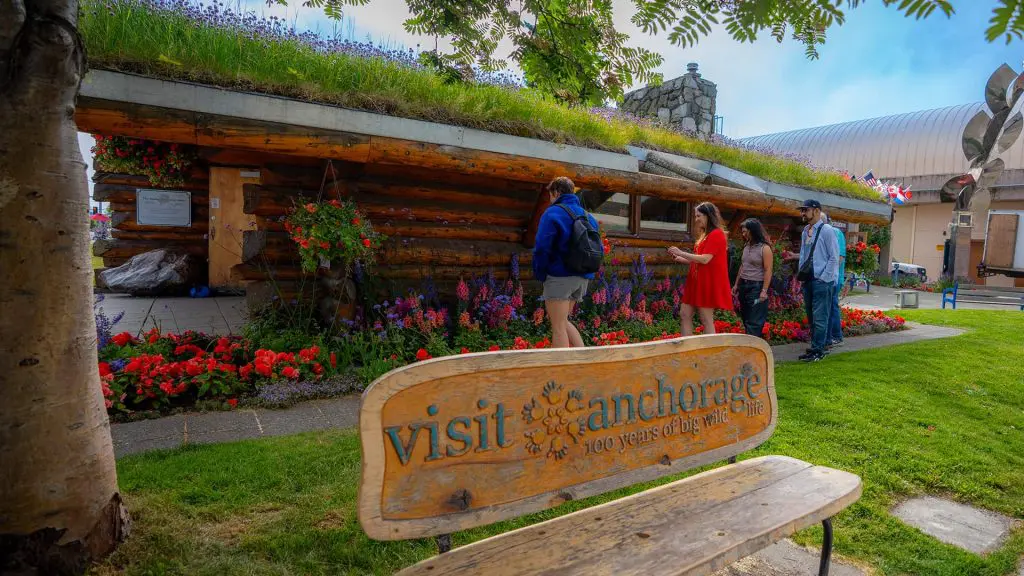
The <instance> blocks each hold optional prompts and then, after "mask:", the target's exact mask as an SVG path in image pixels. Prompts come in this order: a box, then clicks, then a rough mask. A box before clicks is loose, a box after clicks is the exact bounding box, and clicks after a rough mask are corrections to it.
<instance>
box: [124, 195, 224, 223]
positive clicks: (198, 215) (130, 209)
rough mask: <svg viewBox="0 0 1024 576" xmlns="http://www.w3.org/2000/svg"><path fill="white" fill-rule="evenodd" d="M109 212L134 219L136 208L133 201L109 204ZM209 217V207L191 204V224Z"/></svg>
mask: <svg viewBox="0 0 1024 576" xmlns="http://www.w3.org/2000/svg"><path fill="white" fill-rule="evenodd" d="M110 210H111V212H114V213H115V214H116V213H118V212H120V213H124V214H129V215H130V216H131V217H134V216H135V213H136V211H137V208H136V204H135V201H134V200H133V201H131V202H110ZM209 217H210V208H209V206H206V205H203V204H196V203H194V202H193V204H192V220H193V222H194V221H196V220H207V219H208V218H209Z"/></svg>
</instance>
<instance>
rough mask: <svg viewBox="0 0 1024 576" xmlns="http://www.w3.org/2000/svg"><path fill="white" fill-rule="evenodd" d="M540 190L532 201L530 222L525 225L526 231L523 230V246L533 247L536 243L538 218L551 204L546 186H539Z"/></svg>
mask: <svg viewBox="0 0 1024 576" xmlns="http://www.w3.org/2000/svg"><path fill="white" fill-rule="evenodd" d="M539 188H540V191H539V192H538V193H537V198H536V199H535V200H534V201H533V213H532V215H531V216H530V223H529V224H527V225H526V231H525V232H523V246H525V247H527V248H533V246H534V244H536V243H537V228H538V227H539V226H540V218H541V216H543V215H544V212H545V211H546V210H547V209H548V206H551V194H550V193H548V190H547V187H545V186H539Z"/></svg>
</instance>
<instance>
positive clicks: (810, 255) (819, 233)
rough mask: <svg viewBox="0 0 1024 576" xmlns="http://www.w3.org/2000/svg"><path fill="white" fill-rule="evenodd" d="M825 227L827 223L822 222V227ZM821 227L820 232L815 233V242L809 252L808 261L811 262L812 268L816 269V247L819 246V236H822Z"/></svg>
mask: <svg viewBox="0 0 1024 576" xmlns="http://www.w3.org/2000/svg"><path fill="white" fill-rule="evenodd" d="M824 227H825V223H824V222H823V223H822V224H821V228H824ZM821 228H818V232H817V233H816V234H815V235H814V242H812V243H811V251H810V253H809V254H807V261H808V262H810V263H811V270H812V271H813V270H814V249H815V248H816V247H817V246H818V238H821Z"/></svg>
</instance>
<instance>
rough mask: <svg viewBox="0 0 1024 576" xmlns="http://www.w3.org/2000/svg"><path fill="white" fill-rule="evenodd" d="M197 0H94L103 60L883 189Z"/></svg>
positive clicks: (799, 182)
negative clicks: (444, 75)
mask: <svg viewBox="0 0 1024 576" xmlns="http://www.w3.org/2000/svg"><path fill="white" fill-rule="evenodd" d="M219 6H220V5H218V4H217V3H215V4H214V5H212V6H202V5H200V4H195V3H191V2H188V1H187V0H114V1H113V2H109V1H108V2H98V1H97V0H85V1H84V2H83V3H82V5H81V7H82V8H81V18H80V20H79V28H80V31H81V34H82V36H83V38H84V40H85V45H86V49H87V53H88V55H89V63H90V66H91V67H93V68H102V69H108V70H119V71H125V72H135V73H142V74H146V75H151V76H156V77H160V78H167V79H176V80H188V81H193V82H200V83H204V84H211V85H216V86H221V87H225V88H235V89H243V90H248V91H253V92H261V93H266V94H276V95H280V96H288V97H293V98H299V99H302V100H308V101H313V102H322V103H327V104H334V105H339V106H345V107H350V108H357V109H361V110H368V111H372V112H378V113H382V114H388V115H391V116H400V117H405V118H416V119H422V120H429V121H433V122H440V123H445V124H453V125H458V126H465V127H470V128H478V129H481V130H488V131H491V132H500V133H503V134H511V135H515V136H524V137H528V138H538V139H542V140H548V141H552V142H559V143H565V144H574V145H577V146H584V147H589V148H597V149H602V150H611V151H616V152H624V151H625V147H626V146H627V145H629V144H633V145H636V146H642V147H646V148H650V149H655V150H661V151H665V152H671V153H675V154H680V155H684V156H690V157H695V158H701V159H704V160H709V161H712V162H717V163H720V164H723V165H725V166H729V167H731V168H734V169H736V170H740V171H743V172H746V173H748V174H751V175H753V176H757V177H760V178H763V179H765V180H769V181H773V182H777V183H780V184H790V185H793V186H799V187H804V188H810V189H815V190H820V191H825V192H831V193H834V194H839V195H842V196H847V197H853V198H860V199H864V200H871V201H878V202H881V201H882V200H881V199H880V198H879V195H878V193H877V192H875V191H874V190H872V189H871V188H868V187H867V186H864V185H862V184H859V183H855V182H851V181H849V179H847V178H846V177H845V176H844V175H843V174H840V173H838V172H834V171H823V170H815V169H814V168H812V167H810V166H809V165H808V164H807V163H806V162H804V161H801V159H790V158H786V157H780V156H774V155H771V154H770V153H764V152H761V151H753V150H748V149H744V148H742V147H740V146H737V145H735V143H730V142H729V141H727V140H725V139H717V140H716V141H707V140H703V139H698V138H693V137H689V136H687V135H685V134H681V133H679V132H676V131H673V130H669V129H666V128H664V127H661V126H658V125H657V124H655V123H654V122H652V121H650V120H643V119H638V118H635V117H631V116H629V115H627V114H623V113H618V112H611V111H608V110H603V111H592V110H586V109H579V108H568V107H566V106H564V105H561V104H559V103H558V102H556V101H554V100H553V99H551V98H550V97H547V96H545V95H544V94H541V93H539V92H537V91H535V90H531V89H528V88H524V87H521V86H518V85H516V84H515V82H514V80H513V79H512V78H511V77H509V76H507V75H502V74H497V75H494V74H492V75H486V76H484V77H483V78H482V81H477V82H473V83H454V84H453V83H446V82H445V81H444V80H443V79H441V78H440V77H439V76H438V75H437V74H435V73H434V72H433V71H431V70H429V69H426V68H424V67H423V66H421V65H419V64H418V63H417V60H416V56H415V54H414V53H413V52H412V51H411V50H389V49H386V48H382V47H379V46H374V45H372V44H366V43H360V42H352V41H349V40H345V39H342V38H337V37H324V36H320V35H317V34H315V33H311V32H298V31H296V30H295V29H294V28H292V27H290V26H288V25H287V24H286V23H285V22H284V21H283V20H281V19H278V18H275V17H269V18H262V17H259V16H257V15H256V14H254V13H237V12H233V11H231V10H230V9H227V10H225V9H222V8H220V7H219Z"/></svg>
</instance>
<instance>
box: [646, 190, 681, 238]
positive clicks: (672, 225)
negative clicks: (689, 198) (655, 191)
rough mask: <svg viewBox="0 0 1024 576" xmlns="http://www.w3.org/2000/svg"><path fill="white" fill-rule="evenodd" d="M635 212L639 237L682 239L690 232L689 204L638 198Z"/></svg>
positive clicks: (651, 197) (653, 198)
mask: <svg viewBox="0 0 1024 576" xmlns="http://www.w3.org/2000/svg"><path fill="white" fill-rule="evenodd" d="M637 210H638V212H639V218H638V220H639V223H640V230H639V235H640V236H643V237H665V238H682V237H686V236H687V235H688V233H689V231H690V204H689V203H687V202H680V201H678V200H670V199H666V198H656V197H654V196H640V197H639V198H638V202H637Z"/></svg>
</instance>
